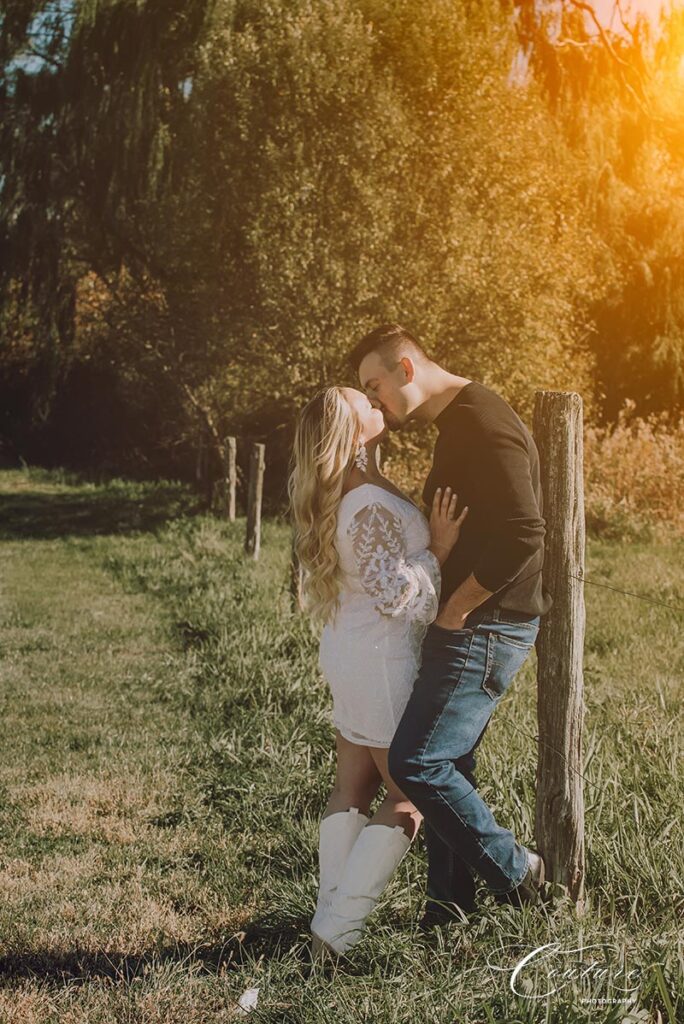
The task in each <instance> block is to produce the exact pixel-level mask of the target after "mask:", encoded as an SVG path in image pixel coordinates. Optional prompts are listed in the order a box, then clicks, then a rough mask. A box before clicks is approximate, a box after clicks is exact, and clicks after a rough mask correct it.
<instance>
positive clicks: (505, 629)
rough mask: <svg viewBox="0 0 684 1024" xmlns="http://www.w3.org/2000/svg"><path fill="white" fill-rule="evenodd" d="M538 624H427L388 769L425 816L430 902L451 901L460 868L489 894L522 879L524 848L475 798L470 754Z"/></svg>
mask: <svg viewBox="0 0 684 1024" xmlns="http://www.w3.org/2000/svg"><path fill="white" fill-rule="evenodd" d="M539 623H540V617H539V616H538V615H537V616H527V617H525V616H523V615H522V613H519V612H510V611H508V610H507V609H500V608H495V609H493V610H492V611H488V612H486V611H485V612H478V609H477V608H476V609H475V610H474V611H473V612H471V613H470V615H469V616H468V617H467V619H466V620H465V626H464V628H463V629H444V628H443V627H441V626H436V625H435V624H434V623H432V624H431V625H430V626H428V629H427V633H426V635H425V639H424V641H423V650H422V662H421V666H420V671H419V673H418V677H417V679H416V681H415V683H414V684H413V691H412V694H411V696H410V698H409V700H408V703H407V705H406V708H405V710H404V714H403V716H402V718H401V721H400V722H399V725H398V727H397V730H396V732H395V734H394V738H393V740H392V744H391V746H390V748H389V752H388V768H389V773H390V775H391V776H392V778H393V779H394V780H395V782H396V783H397V785H398V786H399V787H400V789H401V790H402V791H403V792H404V793H405V795H406V796H407V797H408V798H409V799H410V800H412V801H413V803H414V804H415V806H416V807H417V808H418V810H419V811H421V813H422V814H423V817H424V819H425V830H426V844H427V849H428V897H429V898H430V899H434V900H439V901H445V902H447V901H451V900H454V896H455V893H454V878H455V877H456V878H458V876H459V874H460V875H461V878H463V871H464V868H465V869H466V870H470V871H471V872H476V873H478V874H479V875H480V876H481V877H482V878H483V880H484V881H485V883H486V884H487V886H488V887H489V889H490V890H491V891H492V892H495V893H505V892H509V891H510V890H512V889H514V888H515V887H516V886H517V885H519V883H520V882H521V881H522V880H523V878H524V877H525V874H526V873H527V868H528V859H527V853H526V850H525V847H524V846H521V845H520V844H519V843H517V842H516V840H515V838H514V836H513V833H512V832H510V831H509V830H508V829H505V828H502V827H501V826H500V825H498V824H497V822H496V820H495V818H494V815H493V814H492V812H491V810H490V809H489V807H488V806H487V804H486V803H485V802H484V800H483V799H482V797H481V796H480V795H479V793H478V792H477V789H476V787H475V778H474V769H475V754H474V751H475V748H476V747H477V746H478V744H479V743H480V741H481V739H482V736H483V734H484V732H485V730H486V728H487V725H488V724H489V720H490V718H491V716H492V712H493V711H494V709H495V708H496V706H497V705H498V704H499V702H500V701H501V699H502V697H503V696H504V694H505V693H506V691H507V689H508V687H509V686H510V685H511V683H512V682H513V678H514V676H515V674H516V672H517V671H518V669H519V668H520V667H521V666H522V664H523V662H524V661H525V660H526V659H527V657H528V655H529V654H530V653H531V651H532V648H533V647H534V642H535V640H536V638H537V633H538V631H539ZM501 783H502V784H505V779H502V780H501ZM463 909H466V908H463Z"/></svg>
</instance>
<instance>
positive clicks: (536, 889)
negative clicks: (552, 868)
mask: <svg viewBox="0 0 684 1024" xmlns="http://www.w3.org/2000/svg"><path fill="white" fill-rule="evenodd" d="M528 853H530V854H532V856H531V857H530V858H529V860H530V864H529V865H528V868H527V873H526V874H525V877H524V878H523V880H522V881H521V882H520V883H519V885H517V886H516V887H515V888H514V889H511V890H510V891H509V892H495V893H494V894H493V895H494V899H495V900H496V902H497V903H500V904H504V903H509V904H511V906H514V907H522V905H523V904H535V903H541V902H543V900H544V884H545V882H546V865H545V864H544V858H543V857H542V855H541V854H540V853H539V851H538V850H532V849H530V850H528Z"/></svg>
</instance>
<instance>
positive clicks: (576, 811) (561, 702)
mask: <svg viewBox="0 0 684 1024" xmlns="http://www.w3.org/2000/svg"><path fill="white" fill-rule="evenodd" d="M533 434H534V439H535V443H536V445H537V448H538V450H539V462H540V473H541V487H542V494H543V506H544V507H543V515H544V518H545V520H546V536H545V539H544V546H545V554H544V567H543V577H544V583H545V586H546V587H547V588H548V590H550V592H551V593H552V595H553V605H552V606H551V608H550V609H549V611H548V612H547V613H546V615H543V616H542V620H541V626H540V629H539V633H538V635H537V642H536V648H537V656H538V665H537V723H538V730H539V751H538V758H537V806H536V815H535V837H536V842H537V846H538V848H539V851H540V853H541V854H542V856H543V857H544V861H545V864H546V869H547V878H548V879H549V880H550V881H551V882H552V883H559V884H560V885H561V886H563V887H565V889H566V891H567V893H568V895H569V896H570V898H571V899H572V900H573V902H574V903H575V904H576V912H577V914H578V916H579V915H581V914H582V913H583V911H584V869H585V865H584V796H583V789H582V777H581V774H580V773H581V772H582V766H583V758H582V729H583V721H584V699H583V690H584V680H583V650H584V627H585V610H584V584H583V583H582V582H581V579H576V578H574V577H583V576H584V545H585V535H584V481H583V452H582V398H581V396H580V395H578V394H576V393H575V392H572V391H570V392H562V391H538V392H537V395H536V402H535V408H534V421H533ZM551 888H552V890H553V886H552V887H551ZM552 895H553V892H552Z"/></svg>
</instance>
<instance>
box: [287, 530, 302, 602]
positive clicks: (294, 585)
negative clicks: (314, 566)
mask: <svg viewBox="0 0 684 1024" xmlns="http://www.w3.org/2000/svg"><path fill="white" fill-rule="evenodd" d="M302 575H303V574H302V567H301V565H300V564H299V559H298V558H297V552H296V550H295V533H294V529H293V530H292V546H291V548H290V598H291V601H292V607H293V608H294V610H295V611H299V610H300V609H301V607H302Z"/></svg>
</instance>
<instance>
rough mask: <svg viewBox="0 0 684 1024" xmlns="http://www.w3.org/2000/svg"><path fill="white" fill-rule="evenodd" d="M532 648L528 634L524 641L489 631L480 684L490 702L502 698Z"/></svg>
mask: <svg viewBox="0 0 684 1024" xmlns="http://www.w3.org/2000/svg"><path fill="white" fill-rule="evenodd" d="M533 647H534V640H530V639H529V634H527V635H526V638H525V639H524V640H519V639H517V638H516V637H512V636H506V635H505V634H504V633H501V632H498V631H496V630H491V631H489V634H488V637H487V664H486V667H485V673H484V676H483V679H482V684H481V686H482V689H483V690H484V692H485V693H486V694H487V696H488V697H490V698H491V699H492V700H499V699H500V698H501V697H503V695H504V693H505V692H506V690H507V689H508V687H509V686H510V685H511V683H512V682H513V679H514V677H515V675H516V673H517V672H518V671H519V670H520V669H521V668H522V666H523V665H524V663H525V661H526V660H527V658H528V657H529V655H530V653H531V651H532V648H533Z"/></svg>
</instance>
